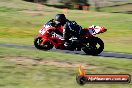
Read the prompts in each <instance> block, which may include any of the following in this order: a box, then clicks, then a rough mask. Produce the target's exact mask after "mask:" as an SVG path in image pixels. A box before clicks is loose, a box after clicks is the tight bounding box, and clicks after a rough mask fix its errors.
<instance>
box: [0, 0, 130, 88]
mask: <svg viewBox="0 0 132 88" xmlns="http://www.w3.org/2000/svg"><path fill="white" fill-rule="evenodd" d="M36 6H38V4H35V3H30V2H25V1H22V0H0V44H18V45H33V39H34V36H35V35H36V34H37V33H38V30H39V29H40V28H41V25H42V24H43V23H45V22H46V21H48V20H50V19H51V18H53V17H54V16H55V14H57V13H62V12H63V11H62V10H61V9H56V8H52V7H47V6H42V7H41V8H42V9H41V10H38V8H37V7H36ZM66 16H67V18H68V19H70V20H75V21H77V23H79V24H80V25H81V26H83V27H88V26H90V25H91V24H95V25H103V26H105V27H106V28H108V31H107V32H106V33H104V34H101V35H98V37H100V38H101V39H102V40H104V42H105V51H115V52H125V53H132V46H131V45H132V30H131V29H132V26H131V25H132V22H131V21H132V15H131V14H121V13H120V14H113V13H105V12H93V11H89V12H87V13H83V12H82V11H78V10H68V13H67V14H66ZM23 57H24V58H25V57H26V58H29V59H32V60H35V61H39V60H40V59H42V60H54V61H58V62H65V63H66V62H67V63H78V65H80V64H84V63H85V64H88V66H85V68H86V71H87V73H94V74H95V73H101V74H102V73H106V74H107V73H108V74H110V73H112V74H114V73H115V74H117V73H123V74H130V75H132V65H131V64H132V61H131V60H130V59H119V58H104V57H96V56H85V55H71V54H63V53H59V52H50V51H49V52H48V51H47V52H45V51H40V50H32V49H18V48H6V47H0V88H89V87H91V88H98V87H100V88H131V87H132V84H88V85H84V86H79V85H78V84H77V83H76V81H75V77H76V74H77V73H78V72H77V69H78V67H71V68H69V67H65V68H64V67H58V66H56V65H46V64H33V63H32V62H31V63H26V62H24V63H22V64H20V63H18V62H15V61H11V59H12V58H23ZM7 58H8V59H7ZM24 58H23V59H24ZM23 59H22V60H23ZM93 66H94V67H95V68H92V67H93Z"/></svg>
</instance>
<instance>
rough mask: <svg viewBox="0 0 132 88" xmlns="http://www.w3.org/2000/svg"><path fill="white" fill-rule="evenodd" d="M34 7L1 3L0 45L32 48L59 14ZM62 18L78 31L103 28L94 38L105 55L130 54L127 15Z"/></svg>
mask: <svg viewBox="0 0 132 88" xmlns="http://www.w3.org/2000/svg"><path fill="white" fill-rule="evenodd" d="M38 6H40V5H37V4H35V3H29V2H25V1H22V0H12V1H9V0H1V1H0V43H13V44H22V45H32V44H33V42H32V41H33V38H34V36H35V35H36V34H37V33H38V30H39V29H40V28H41V25H42V24H43V23H45V22H46V21H48V20H50V19H52V18H54V16H55V14H57V13H62V12H63V10H62V9H56V8H52V7H47V6H40V7H41V8H42V9H39V8H38ZM66 16H67V18H68V19H69V20H75V21H77V23H79V24H80V25H81V26H82V27H88V26H90V25H92V24H95V25H103V26H105V27H106V28H107V29H108V31H107V32H106V33H104V34H100V35H97V36H98V37H101V38H102V40H104V43H105V49H104V50H105V51H115V52H125V53H132V46H131V45H132V42H131V41H132V35H131V33H132V30H131V29H132V26H131V25H132V15H131V14H121V13H118V14H117V13H115V14H114V13H106V12H94V11H89V12H87V13H83V12H82V11H78V10H68V13H67V14H66ZM126 44H127V46H126ZM119 47H120V48H119Z"/></svg>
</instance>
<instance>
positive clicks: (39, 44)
mask: <svg viewBox="0 0 132 88" xmlns="http://www.w3.org/2000/svg"><path fill="white" fill-rule="evenodd" d="M42 42H43V38H42V37H39V36H37V37H35V39H34V46H35V47H36V48H37V49H40V50H50V49H52V48H53V44H52V43H51V42H49V41H46V42H45V43H44V44H42Z"/></svg>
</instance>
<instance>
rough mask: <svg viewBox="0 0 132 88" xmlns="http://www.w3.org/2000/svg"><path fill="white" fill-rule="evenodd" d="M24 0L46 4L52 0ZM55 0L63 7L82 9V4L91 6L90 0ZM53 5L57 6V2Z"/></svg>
mask: <svg viewBox="0 0 132 88" xmlns="http://www.w3.org/2000/svg"><path fill="white" fill-rule="evenodd" d="M24 1H29V2H34V3H42V4H46V3H47V2H48V1H51V0H24ZM52 1H53V0H52ZM55 1H57V2H58V3H61V4H62V7H66V8H70V9H82V6H89V4H88V0H55ZM52 6H56V7H57V3H54V5H52ZM60 8H61V7H60Z"/></svg>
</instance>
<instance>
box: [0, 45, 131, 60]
mask: <svg viewBox="0 0 132 88" xmlns="http://www.w3.org/2000/svg"><path fill="white" fill-rule="evenodd" d="M0 47H8V48H19V49H36V48H35V47H34V46H28V45H15V44H0ZM50 51H52V52H61V53H70V54H80V55H86V54H85V53H84V52H83V51H68V50H57V49H52V50H50ZM98 56H99V57H114V58H126V59H132V54H127V53H117V52H102V53H101V54H99V55H98Z"/></svg>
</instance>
